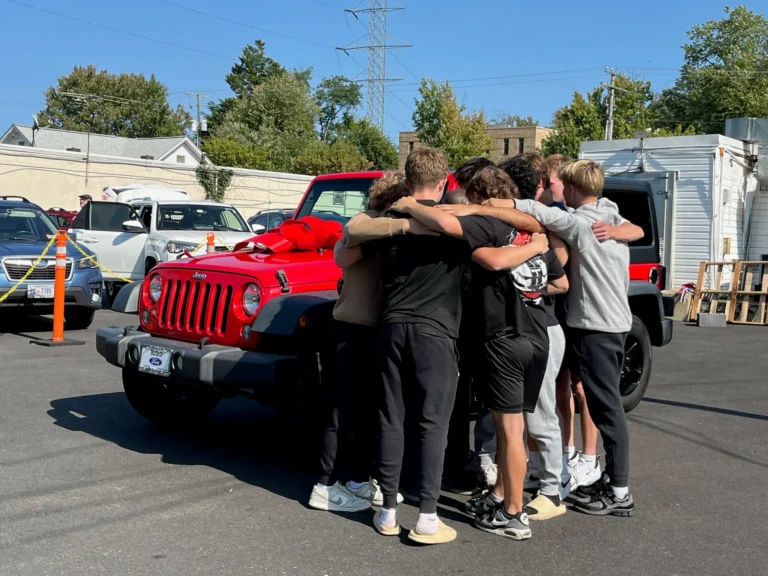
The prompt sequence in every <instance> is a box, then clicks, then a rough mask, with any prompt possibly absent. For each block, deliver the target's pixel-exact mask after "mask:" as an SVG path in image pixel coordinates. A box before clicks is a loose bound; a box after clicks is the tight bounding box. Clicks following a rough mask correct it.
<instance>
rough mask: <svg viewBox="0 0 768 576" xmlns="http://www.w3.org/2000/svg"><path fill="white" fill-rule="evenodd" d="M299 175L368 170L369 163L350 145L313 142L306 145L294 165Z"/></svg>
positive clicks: (338, 142) (342, 142)
mask: <svg viewBox="0 0 768 576" xmlns="http://www.w3.org/2000/svg"><path fill="white" fill-rule="evenodd" d="M294 167H295V170H296V172H298V173H299V174H310V175H312V176H315V175H317V174H329V173H335V172H357V171H359V170H368V169H370V167H371V163H370V162H369V161H368V160H367V159H366V158H364V157H363V156H362V155H361V154H360V153H359V152H358V151H357V149H356V148H355V147H354V146H353V145H352V144H350V143H348V142H344V141H343V140H339V141H337V142H334V143H333V144H326V143H325V142H321V141H319V140H315V141H314V142H312V143H311V144H309V145H307V146H306V147H305V148H304V150H303V151H302V153H301V154H300V155H299V156H298V158H296V161H295V164H294Z"/></svg>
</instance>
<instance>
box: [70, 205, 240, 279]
mask: <svg viewBox="0 0 768 576" xmlns="http://www.w3.org/2000/svg"><path fill="white" fill-rule="evenodd" d="M208 232H213V233H214V234H215V235H216V236H215V238H216V240H215V244H214V245H215V249H216V250H217V251H226V250H230V249H231V248H232V247H233V246H234V245H235V244H237V243H238V242H241V241H243V240H247V239H248V238H251V237H253V232H252V231H251V229H250V228H249V227H248V225H247V224H246V223H245V220H243V217H242V216H241V215H240V213H239V212H238V211H237V210H236V209H235V207H234V206H230V205H228V204H218V203H216V202H211V201H207V200H206V201H191V202H190V201H179V200H162V201H151V200H146V199H143V200H136V201H134V202H131V203H130V204H127V203H123V202H99V201H93V202H89V203H88V204H86V206H85V207H84V208H83V209H82V210H81V211H80V213H79V214H78V215H77V217H76V218H75V220H74V221H73V223H72V227H71V229H70V234H72V235H74V236H75V240H76V241H77V242H78V243H82V244H83V245H84V246H87V247H88V248H90V249H91V250H92V251H93V252H95V253H96V255H97V256H98V259H99V263H100V264H102V265H103V266H104V267H106V268H109V269H110V270H111V271H112V272H113V273H114V274H110V273H108V272H106V271H104V272H103V277H104V280H105V282H106V283H107V288H108V289H109V291H110V292H112V290H111V289H112V288H114V287H115V286H114V285H120V284H123V283H124V282H125V281H124V280H123V278H126V279H130V280H141V279H142V278H144V276H145V275H146V274H147V273H148V272H149V271H150V270H151V269H152V268H154V266H155V265H156V264H158V263H160V262H168V261H169V260H176V259H178V258H184V257H185V256H184V251H185V250H186V251H189V252H190V253H191V252H192V251H193V250H194V249H195V247H197V246H198V245H200V243H201V242H202V246H200V247H199V248H198V250H197V252H195V254H198V255H200V254H204V253H205V251H206V243H205V239H206V236H207V234H208Z"/></svg>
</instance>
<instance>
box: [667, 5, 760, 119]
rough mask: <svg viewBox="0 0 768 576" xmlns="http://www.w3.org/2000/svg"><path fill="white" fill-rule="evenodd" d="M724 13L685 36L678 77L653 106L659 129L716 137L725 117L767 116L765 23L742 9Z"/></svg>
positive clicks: (756, 15) (743, 7)
mask: <svg viewBox="0 0 768 576" xmlns="http://www.w3.org/2000/svg"><path fill="white" fill-rule="evenodd" d="M725 13H726V18H724V19H723V20H709V21H707V22H705V23H703V24H697V25H695V26H693V28H691V30H690V31H689V32H688V40H689V42H688V43H687V44H685V45H683V50H684V51H685V57H684V58H685V59H684V64H683V67H682V68H681V70H680V76H679V78H678V79H677V81H676V82H675V85H674V87H672V88H670V89H667V90H664V91H663V92H662V93H661V95H660V96H659V98H658V99H657V101H656V102H655V103H654V105H653V109H654V112H655V114H656V116H657V123H658V125H659V126H660V127H661V128H665V127H666V128H670V127H674V126H678V125H679V126H681V127H682V128H683V129H688V130H690V129H691V128H692V129H694V130H695V131H697V132H699V133H705V132H706V133H717V132H722V131H723V130H724V128H725V120H726V119H727V118H734V117H743V116H757V117H765V116H768V74H766V73H765V72H766V70H768V19H766V18H765V16H763V15H761V14H756V13H755V12H752V11H751V10H749V9H747V7H746V6H737V7H735V8H728V7H726V8H725Z"/></svg>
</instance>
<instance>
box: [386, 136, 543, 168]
mask: <svg viewBox="0 0 768 576" xmlns="http://www.w3.org/2000/svg"><path fill="white" fill-rule="evenodd" d="M487 132H488V136H490V137H491V142H492V145H491V156H490V158H491V160H493V161H494V162H500V161H501V160H504V159H505V158H510V157H512V156H515V155H516V154H519V153H520V152H533V151H534V150H537V149H538V150H541V143H542V142H544V140H545V139H546V138H547V136H549V134H550V132H552V130H550V129H549V128H544V127H543V126H522V127H520V128H507V127H503V126H502V127H499V128H488V130H487ZM420 145H421V143H420V142H419V139H418V137H417V136H416V132H400V147H399V151H398V164H399V166H400V168H401V169H402V168H403V167H404V166H405V159H406V158H407V157H408V153H409V152H410V151H411V150H413V149H414V148H418V147H419V146H420ZM452 168H455V166H453V167H452Z"/></svg>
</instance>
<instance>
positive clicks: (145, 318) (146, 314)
mask: <svg viewBox="0 0 768 576" xmlns="http://www.w3.org/2000/svg"><path fill="white" fill-rule="evenodd" d="M141 321H142V322H144V324H146V323H147V322H149V310H144V312H142V313H141Z"/></svg>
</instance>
